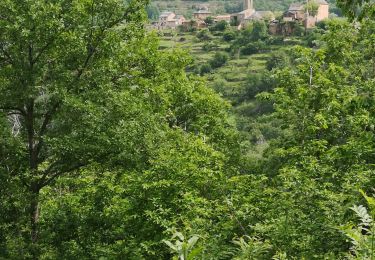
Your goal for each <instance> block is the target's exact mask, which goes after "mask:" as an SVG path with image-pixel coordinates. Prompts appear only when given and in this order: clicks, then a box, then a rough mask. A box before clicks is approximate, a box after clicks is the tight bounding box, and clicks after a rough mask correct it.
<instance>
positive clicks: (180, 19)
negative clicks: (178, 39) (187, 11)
mask: <svg viewBox="0 0 375 260" xmlns="http://www.w3.org/2000/svg"><path fill="white" fill-rule="evenodd" d="M184 22H185V17H184V16H182V15H176V14H175V13H173V12H169V11H165V12H162V13H161V14H160V16H159V21H158V23H157V24H156V26H157V27H158V29H159V30H160V29H175V28H176V27H177V26H179V25H182V24H183V23H184Z"/></svg>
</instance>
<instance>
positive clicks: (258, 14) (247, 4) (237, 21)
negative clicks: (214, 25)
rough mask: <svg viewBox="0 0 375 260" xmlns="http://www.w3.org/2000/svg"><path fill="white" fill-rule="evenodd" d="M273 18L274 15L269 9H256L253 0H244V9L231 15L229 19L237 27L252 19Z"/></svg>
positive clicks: (239, 27) (270, 19)
mask: <svg viewBox="0 0 375 260" xmlns="http://www.w3.org/2000/svg"><path fill="white" fill-rule="evenodd" d="M274 19H275V16H274V14H273V13H272V12H271V11H256V10H255V9H254V2H253V0H244V10H243V11H242V12H239V13H236V14H232V15H231V21H232V23H233V24H234V25H236V26H237V27H238V29H241V28H242V27H243V26H244V25H246V24H247V23H249V22H251V21H254V20H268V21H272V20H274Z"/></svg>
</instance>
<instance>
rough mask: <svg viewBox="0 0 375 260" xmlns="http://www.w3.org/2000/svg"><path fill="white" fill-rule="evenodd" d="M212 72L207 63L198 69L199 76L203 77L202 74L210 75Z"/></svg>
mask: <svg viewBox="0 0 375 260" xmlns="http://www.w3.org/2000/svg"><path fill="white" fill-rule="evenodd" d="M211 71H212V67H211V65H210V64H209V63H206V64H203V65H202V66H201V68H200V75H201V76H203V75H204V74H207V73H210V72H211Z"/></svg>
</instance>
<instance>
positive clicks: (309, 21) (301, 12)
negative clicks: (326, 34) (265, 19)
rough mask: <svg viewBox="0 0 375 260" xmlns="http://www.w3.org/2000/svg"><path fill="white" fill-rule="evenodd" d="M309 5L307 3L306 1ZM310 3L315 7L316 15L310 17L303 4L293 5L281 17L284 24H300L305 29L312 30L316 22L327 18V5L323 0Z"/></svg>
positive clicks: (313, 0)
mask: <svg viewBox="0 0 375 260" xmlns="http://www.w3.org/2000/svg"><path fill="white" fill-rule="evenodd" d="M307 3H309V1H307ZM311 3H314V4H316V5H317V7H318V9H317V11H316V14H315V15H314V16H312V15H311V14H309V10H307V9H306V5H305V4H303V3H293V4H291V5H290V6H289V9H288V11H286V12H285V13H284V15H283V21H284V22H301V23H303V25H304V26H305V27H306V28H312V27H314V26H315V25H316V23H317V22H320V21H322V20H324V19H327V18H328V17H329V5H328V3H327V2H326V1H325V0H312V1H311Z"/></svg>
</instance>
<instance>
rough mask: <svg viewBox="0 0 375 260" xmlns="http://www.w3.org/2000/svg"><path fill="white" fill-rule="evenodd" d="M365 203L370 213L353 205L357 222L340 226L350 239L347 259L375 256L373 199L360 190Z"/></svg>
mask: <svg viewBox="0 0 375 260" xmlns="http://www.w3.org/2000/svg"><path fill="white" fill-rule="evenodd" d="M362 194H363V196H364V198H365V199H366V202H367V204H368V205H369V207H370V210H371V212H370V214H369V213H368V211H367V209H366V208H365V207H364V206H362V205H359V206H353V207H352V208H351V209H352V210H353V211H354V212H355V213H356V215H357V217H358V219H359V220H360V222H359V224H358V225H357V226H356V227H354V226H353V225H352V224H348V225H346V226H342V227H341V228H340V229H341V231H342V232H344V234H345V235H346V236H347V237H348V238H349V239H350V240H351V243H352V245H353V246H352V248H351V250H350V253H349V254H348V256H347V257H348V258H349V259H373V258H374V257H375V225H374V222H373V220H374V217H375V199H374V198H373V197H368V196H367V195H366V194H365V193H364V192H362Z"/></svg>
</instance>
